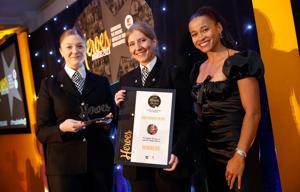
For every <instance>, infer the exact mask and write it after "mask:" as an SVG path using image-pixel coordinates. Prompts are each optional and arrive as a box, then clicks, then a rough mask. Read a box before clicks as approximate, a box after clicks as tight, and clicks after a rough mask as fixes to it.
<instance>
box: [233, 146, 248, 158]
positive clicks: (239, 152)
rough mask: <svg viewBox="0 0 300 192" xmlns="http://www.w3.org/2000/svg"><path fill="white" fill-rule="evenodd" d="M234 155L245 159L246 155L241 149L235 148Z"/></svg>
mask: <svg viewBox="0 0 300 192" xmlns="http://www.w3.org/2000/svg"><path fill="white" fill-rule="evenodd" d="M235 153H237V154H239V155H240V156H243V157H244V158H246V157H247V153H246V152H245V151H244V150H242V149H239V148H236V149H235Z"/></svg>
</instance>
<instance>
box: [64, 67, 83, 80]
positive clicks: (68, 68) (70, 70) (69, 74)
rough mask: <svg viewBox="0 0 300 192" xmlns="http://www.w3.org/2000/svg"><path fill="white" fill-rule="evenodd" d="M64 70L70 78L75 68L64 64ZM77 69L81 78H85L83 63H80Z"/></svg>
mask: <svg viewBox="0 0 300 192" xmlns="http://www.w3.org/2000/svg"><path fill="white" fill-rule="evenodd" d="M65 71H66V73H67V75H68V76H69V77H70V78H71V79H72V76H73V75H74V73H75V70H74V69H72V68H70V67H69V66H68V65H65ZM77 71H78V72H79V73H80V75H81V77H82V78H83V79H85V78H86V71H85V68H84V65H82V66H81V67H80V68H79V69H78V70H77Z"/></svg>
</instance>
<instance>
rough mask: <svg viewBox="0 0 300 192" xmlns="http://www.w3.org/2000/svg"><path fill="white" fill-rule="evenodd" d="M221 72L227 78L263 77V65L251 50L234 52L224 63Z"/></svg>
mask: <svg viewBox="0 0 300 192" xmlns="http://www.w3.org/2000/svg"><path fill="white" fill-rule="evenodd" d="M223 73H224V74H225V76H226V77H227V78H228V79H234V80H239V79H243V78H246V77H256V78H257V79H259V78H261V77H263V75H264V66H263V63H262V60H261V58H260V56H259V55H258V54H257V53H256V52H255V51H252V50H247V51H243V52H239V53H236V54H235V55H233V56H230V57H229V58H228V59H227V60H226V61H225V63H224V66H223Z"/></svg>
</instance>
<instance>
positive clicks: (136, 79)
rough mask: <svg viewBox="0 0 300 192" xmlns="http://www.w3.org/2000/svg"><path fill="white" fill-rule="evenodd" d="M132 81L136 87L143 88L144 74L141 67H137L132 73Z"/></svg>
mask: <svg viewBox="0 0 300 192" xmlns="http://www.w3.org/2000/svg"><path fill="white" fill-rule="evenodd" d="M132 81H133V85H134V87H143V85H142V74H141V69H140V67H137V68H135V69H134V70H133V71H132ZM129 86H132V85H129Z"/></svg>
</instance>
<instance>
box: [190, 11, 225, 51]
mask: <svg viewBox="0 0 300 192" xmlns="http://www.w3.org/2000/svg"><path fill="white" fill-rule="evenodd" d="M222 30H223V28H222V25H221V24H220V23H217V22H216V21H215V20H213V19H211V18H210V17H208V16H205V15H203V16H198V17H195V18H193V19H192V20H191V21H190V23H189V31H190V34H191V37H192V41H193V43H194V45H195V47H196V48H197V49H199V50H200V51H202V52H203V53H207V52H210V51H215V50H216V49H217V48H218V47H220V46H222V44H221V41H220V33H221V32H222Z"/></svg>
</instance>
